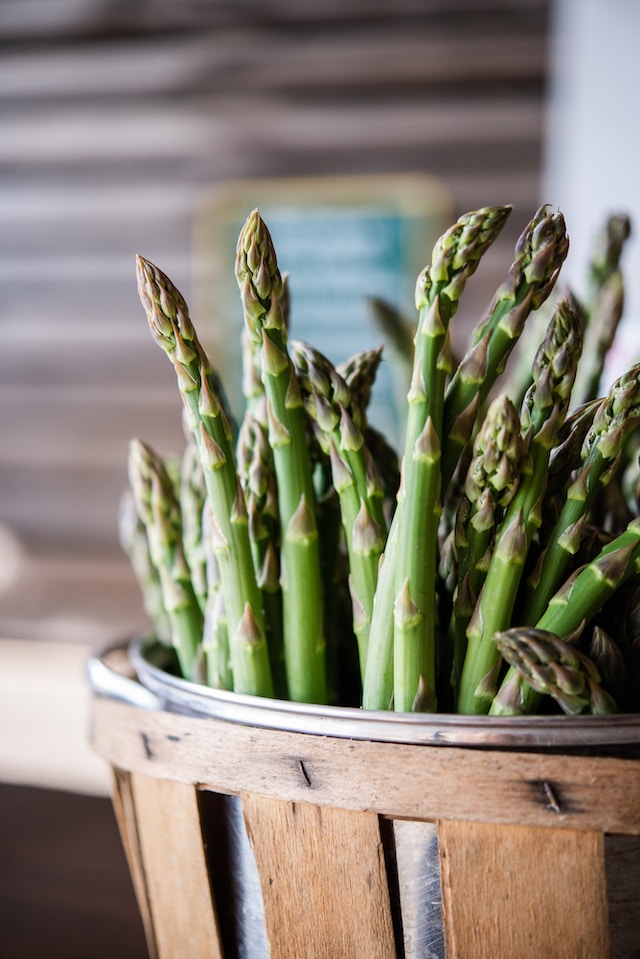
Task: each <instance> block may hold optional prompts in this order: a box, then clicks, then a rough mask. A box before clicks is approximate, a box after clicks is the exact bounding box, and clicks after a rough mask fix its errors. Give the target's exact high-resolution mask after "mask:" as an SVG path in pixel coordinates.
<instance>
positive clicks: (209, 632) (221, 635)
mask: <svg viewBox="0 0 640 959" xmlns="http://www.w3.org/2000/svg"><path fill="white" fill-rule="evenodd" d="M213 526H214V519H213V516H212V514H211V507H210V505H209V502H208V501H205V505H204V509H203V512H202V542H203V545H204V551H205V561H206V576H207V603H206V606H205V610H204V623H203V627H202V651H203V653H204V656H205V662H206V667H207V683H208V685H209V686H212V687H213V688H214V689H227V690H232V689H233V671H232V668H231V650H230V648H229V627H228V623H227V616H226V612H225V608H224V596H223V593H222V584H221V581H220V566H219V564H218V560H217V558H216V554H215V552H214V549H213V541H214V536H213Z"/></svg>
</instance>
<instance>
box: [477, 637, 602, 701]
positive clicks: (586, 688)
mask: <svg viewBox="0 0 640 959" xmlns="http://www.w3.org/2000/svg"><path fill="white" fill-rule="evenodd" d="M494 640H495V644H496V646H497V648H498V650H499V652H500V653H501V655H502V656H504V658H505V659H506V660H507V662H508V663H510V664H511V666H512V668H513V669H515V670H516V671H517V672H518V674H519V675H520V676H521V677H522V679H523V680H524V682H525V683H527V685H528V686H529V687H530V688H531V689H533V690H535V692H537V693H540V694H544V695H546V696H551V697H552V699H555V701H556V702H557V703H558V704H559V706H560V707H561V708H562V710H563V711H564V712H565V713H568V714H569V715H571V716H575V715H577V714H579V713H584V712H590V713H594V714H601V715H602V714H605V715H606V714H609V713H614V712H617V708H616V704H615V702H614V700H613V699H612V697H611V696H610V695H609V694H608V693H607V692H606V690H604V689H603V688H602V687H601V686H600V675H599V673H598V670H597V669H596V666H595V664H594V663H593V662H592V661H591V660H590V659H589V658H588V657H587V656H585V655H584V654H583V653H581V652H580V651H579V650H578V649H575V648H574V647H573V646H572V645H571V644H570V643H567V642H565V641H564V640H562V639H560V638H559V637H558V636H556V635H555V634H554V633H552V632H550V631H548V630H544V629H533V628H531V627H527V626H522V627H519V628H517V629H509V630H505V631H504V632H500V633H496V635H495V637H494Z"/></svg>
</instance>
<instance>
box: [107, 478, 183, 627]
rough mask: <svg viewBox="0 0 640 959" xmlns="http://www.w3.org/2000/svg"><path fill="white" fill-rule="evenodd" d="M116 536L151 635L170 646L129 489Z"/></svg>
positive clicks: (142, 526) (122, 500)
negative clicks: (133, 576)
mask: <svg viewBox="0 0 640 959" xmlns="http://www.w3.org/2000/svg"><path fill="white" fill-rule="evenodd" d="M118 535H119V539H120V545H121V546H122V549H123V550H124V552H125V553H126V554H127V556H128V557H129V561H130V563H131V566H132V569H133V571H134V573H135V577H136V581H137V583H138V585H139V587H140V591H141V593H142V603H143V607H144V611H145V613H146V614H147V616H148V617H149V619H150V620H151V626H152V628H153V635H154V637H155V638H156V639H158V640H160V642H164V643H170V642H171V624H170V623H169V619H168V617H167V611H166V610H165V608H164V602H163V599H162V587H161V585H160V576H159V574H158V570H157V569H156V567H155V565H154V563H153V560H152V559H151V555H150V552H149V540H148V538H147V530H146V528H145V524H144V523H143V522H142V520H141V519H140V516H139V515H138V510H137V509H136V504H135V499H134V496H133V492H132V490H131V488H127V489H126V490H125V491H124V492H123V494H122V496H121V497H120V504H119V509H118Z"/></svg>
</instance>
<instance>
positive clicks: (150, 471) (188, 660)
mask: <svg viewBox="0 0 640 959" xmlns="http://www.w3.org/2000/svg"><path fill="white" fill-rule="evenodd" d="M128 471H129V483H130V484H131V489H132V491H133V496H134V499H135V504H136V509H137V511H138V516H139V517H140V519H141V521H142V522H143V523H144V526H145V529H146V531H147V539H148V542H149V553H150V556H151V559H152V562H153V564H154V566H155V568H156V569H157V571H158V575H159V578H160V586H161V589H162V599H163V605H164V608H165V610H166V611H167V616H168V618H169V622H170V625H171V642H172V645H173V647H174V649H175V651H176V654H177V656H178V661H179V663H180V668H181V670H182V673H183V675H184V676H185V677H186V678H187V679H195V680H197V679H198V678H199V669H200V666H201V663H200V641H201V639H202V612H201V610H200V606H199V604H198V600H197V599H196V596H195V593H194V591H193V586H192V584H191V574H190V571H189V567H188V566H187V562H186V560H185V557H184V550H183V544H182V525H181V516H180V504H179V502H178V499H177V497H176V494H175V488H174V485H173V481H172V480H171V478H170V476H169V474H168V473H167V471H166V469H165V467H164V465H163V463H162V461H161V459H160V458H159V457H158V456H157V454H156V453H154V451H153V450H152V449H151V448H150V447H149V446H147V445H146V444H145V443H142V442H141V441H140V440H132V441H131V443H130V445H129V463H128Z"/></svg>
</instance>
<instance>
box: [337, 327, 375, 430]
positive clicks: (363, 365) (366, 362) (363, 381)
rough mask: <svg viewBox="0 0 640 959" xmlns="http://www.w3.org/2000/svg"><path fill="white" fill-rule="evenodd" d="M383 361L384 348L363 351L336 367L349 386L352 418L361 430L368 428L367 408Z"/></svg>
mask: <svg viewBox="0 0 640 959" xmlns="http://www.w3.org/2000/svg"><path fill="white" fill-rule="evenodd" d="M381 361H382V347H381V346H377V347H374V349H371V350H363V351H362V352H361V353H356V354H355V355H354V356H351V357H349V359H348V360H346V361H345V362H344V363H339V364H338V365H337V366H336V372H337V373H338V375H339V376H341V377H342V378H343V380H344V381H345V383H346V384H347V389H348V391H349V396H350V399H351V405H350V413H351V418H352V419H353V421H354V423H355V424H356V426H357V427H358V429H360V430H365V429H366V428H367V425H368V424H367V408H368V406H369V401H370V399H371V390H372V387H373V384H374V382H375V378H376V374H377V372H378V368H379V366H380V363H381Z"/></svg>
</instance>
